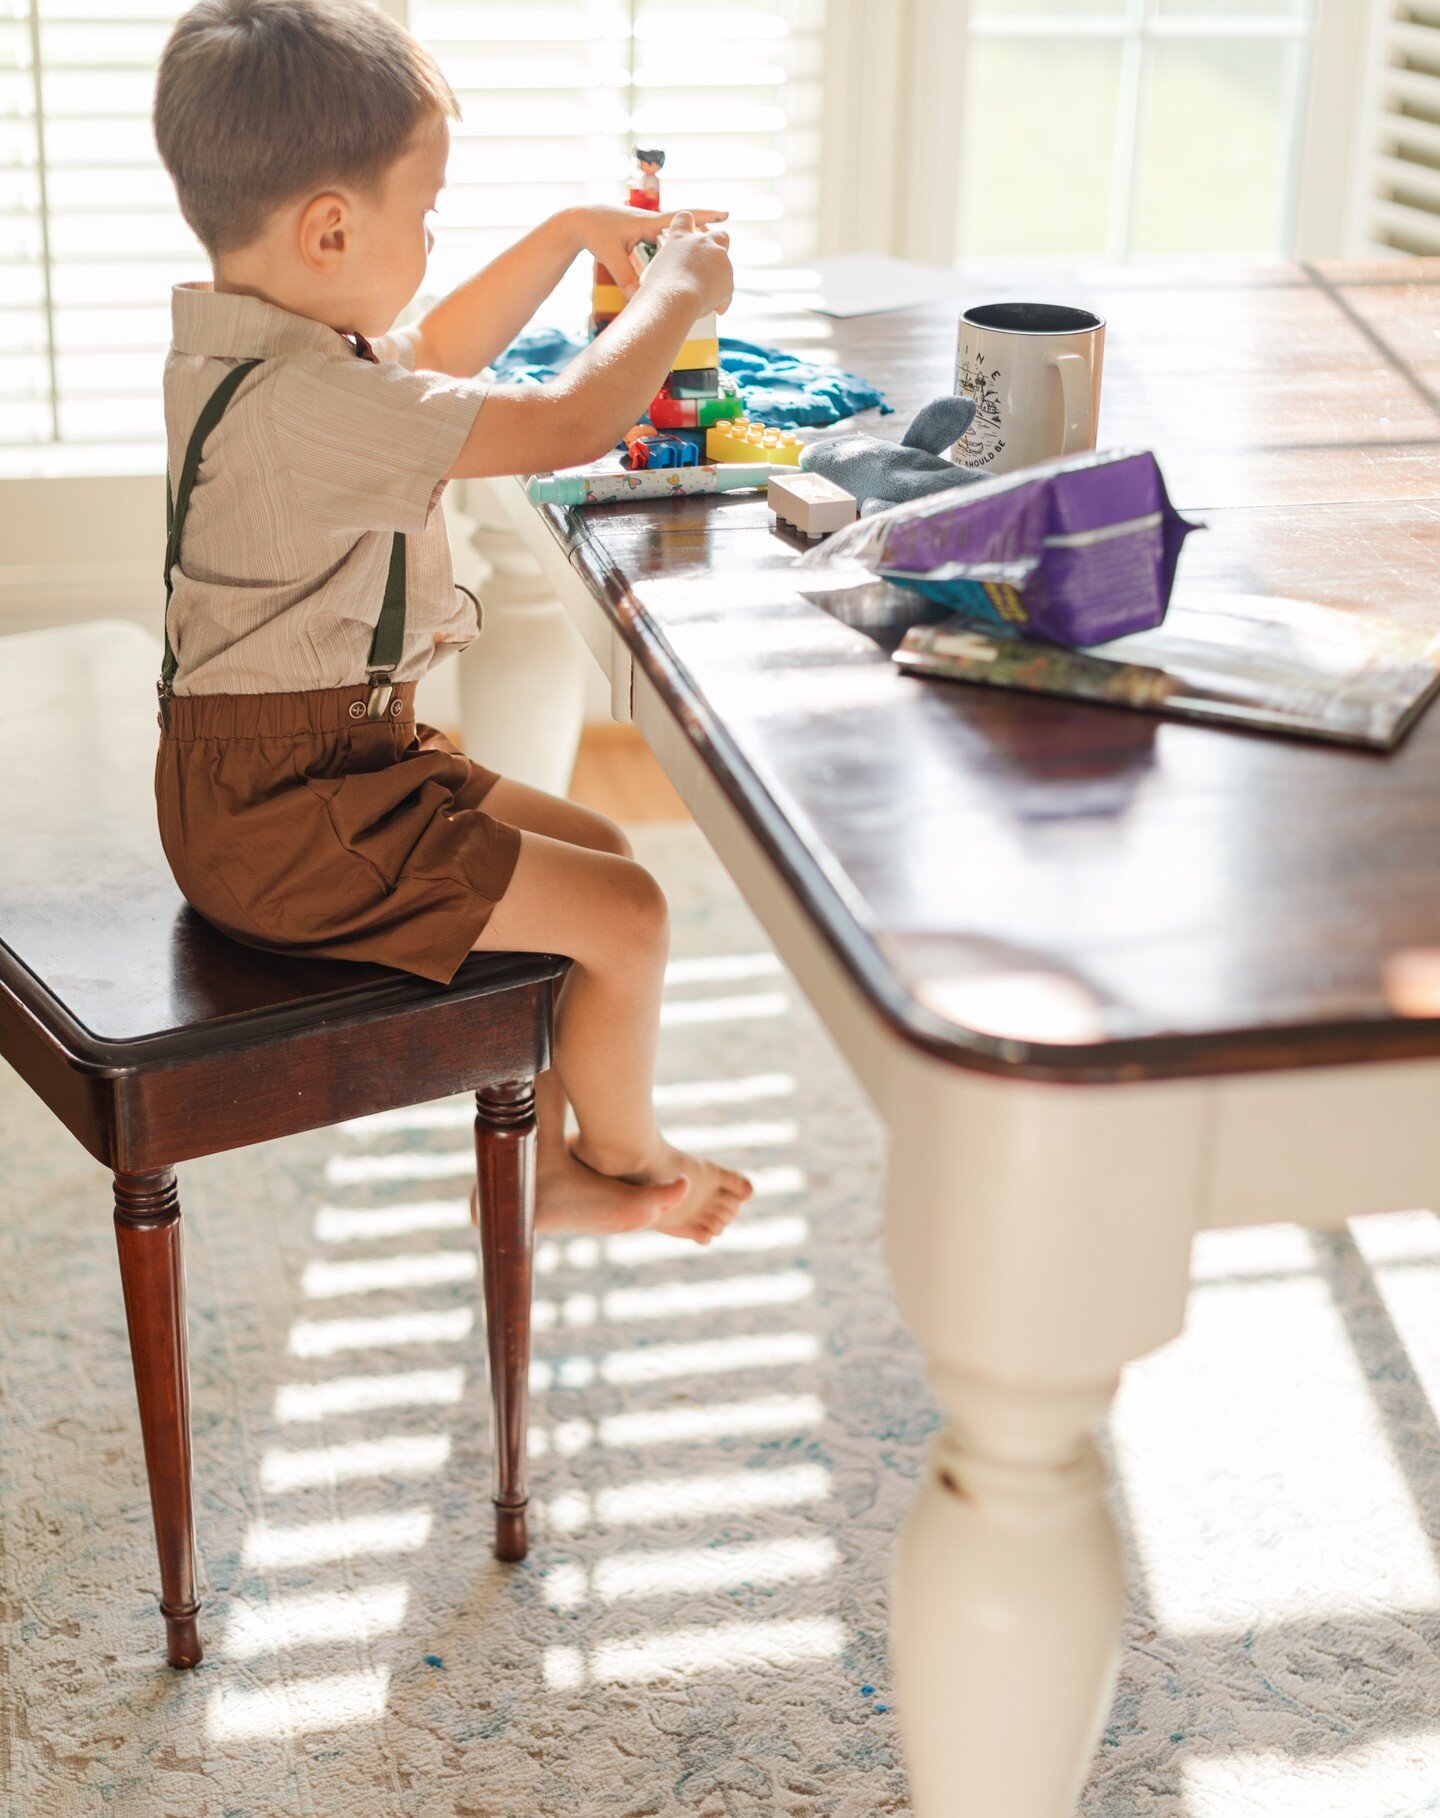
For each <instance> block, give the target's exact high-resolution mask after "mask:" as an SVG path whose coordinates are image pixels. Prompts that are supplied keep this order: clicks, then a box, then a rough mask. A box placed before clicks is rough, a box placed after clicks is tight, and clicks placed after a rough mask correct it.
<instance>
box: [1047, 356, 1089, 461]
mask: <svg viewBox="0 0 1440 1818" xmlns="http://www.w3.org/2000/svg"><path fill="white" fill-rule="evenodd" d="M1052 364H1053V365H1054V367H1055V370H1056V372H1058V373H1059V375H1060V395H1061V398H1062V400H1063V401H1064V405H1065V437H1064V440H1063V441H1062V442H1061V444H1060V452H1061V454H1062V455H1067V454H1074V453H1075V452H1076V451H1077V450H1083V449H1088V448H1093V447H1094V446H1095V405H1094V397H1093V393H1092V392H1091V389H1090V362H1089V361H1088V360H1087V359H1085V358H1084V357H1083V356H1082V355H1080V354H1077V353H1062V354H1056V356H1055V358H1054V361H1053V362H1052Z"/></svg>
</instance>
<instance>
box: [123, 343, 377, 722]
mask: <svg viewBox="0 0 1440 1818" xmlns="http://www.w3.org/2000/svg"><path fill="white" fill-rule="evenodd" d="M259 364H260V362H259V361H258V360H242V361H241V362H240V364H239V365H238V366H232V367H231V369H230V371H229V372H227V373H226V375H225V377H224V378H223V379H222V380H221V381H220V383H219V384H218V385H217V386H216V387H215V389H214V391H213V392H212V393H211V394H210V397H209V399H208V401H207V402H206V405H205V408H204V409H203V410H202V411H201V412H200V415H199V418H198V420H197V421H196V424H195V428H194V430H193V431H192V432H191V436H190V441H189V444H188V446H187V447H186V450H185V461H184V465H183V466H182V467H181V469H180V484H179V485H178V486H177V487H176V488H175V491H174V494H173V496H172V494H171V491H170V475H169V473H168V472H167V473H166V475H165V531H166V535H165V656H164V660H163V661H162V663H161V666H160V680H159V682H158V683H157V685H156V687H157V692H158V694H159V696H160V716H161V718H162V719H163V721H164V722H165V724H166V726H168V725H169V724H170V698H171V693H172V690H171V683H172V682H173V681H174V680H175V669H176V662H175V652H174V650H173V649H172V648H171V645H170V595H171V592H172V591H173V582H172V581H171V579H170V571H171V570H172V569H173V568H174V566H175V564H176V563H177V562H178V561H179V559H180V538H181V536H182V535H183V534H184V530H185V516H186V513H187V512H188V511H189V509H190V494H191V493H192V492H193V491H194V489H195V475H196V473H197V472H198V471H199V467H200V456H201V455H202V454H203V452H204V449H205V442H206V438H207V437H208V436H209V434H210V431H211V430H212V429H213V428H214V427H215V425H216V424H217V423H218V422H219V421H220V419H221V417H223V416H224V414H225V407H226V405H227V404H229V402H230V400H231V399H232V398H233V397H234V396H235V393H236V392H237V391H238V390H239V388H240V384H241V381H242V380H243V379H244V378H245V377H246V376H247V374H249V373H252V372H253V371H254V370H255V368H256V367H257V366H258V365H259ZM404 647H405V538H404V536H403V535H402V534H401V533H400V532H399V531H396V532H395V533H394V535H393V536H392V538H391V542H390V567H389V570H388V571H387V573H386V576H385V596H384V598H383V600H382V601H381V603H380V617H379V618H378V619H377V620H376V621H375V634H374V636H373V637H372V638H371V640H370V655H369V657H368V659H367V660H366V663H365V674H366V677H367V679H368V681H369V683H370V694H369V698H368V699H367V700H366V702H365V717H366V719H367V720H380V719H384V718H385V716H386V715H387V714H388V713H389V711H390V699H391V696H392V695H393V694H394V692H395V684H394V682H393V680H392V679H391V678H392V676H393V674H394V672H395V670H396V668H397V667H398V666H399V663H400V656H401V652H402V651H403V650H404Z"/></svg>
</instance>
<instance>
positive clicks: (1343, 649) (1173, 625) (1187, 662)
mask: <svg viewBox="0 0 1440 1818" xmlns="http://www.w3.org/2000/svg"><path fill="white" fill-rule="evenodd" d="M894 660H895V662H896V663H898V664H899V666H900V667H901V668H902V669H904V670H907V671H909V672H910V673H912V674H915V675H923V676H935V677H939V678H943V679H945V680H949V681H957V682H980V683H984V684H986V685H988V686H990V687H996V688H1019V689H1025V690H1028V691H1030V692H1033V693H1037V694H1055V695H1065V696H1067V697H1069V698H1071V699H1074V700H1085V701H1104V702H1109V703H1111V704H1112V705H1117V706H1123V707H1134V708H1140V709H1142V710H1147V711H1149V712H1152V713H1164V714H1175V715H1179V716H1181V717H1183V718H1185V719H1198V720H1217V721H1226V722H1230V723H1233V724H1236V725H1241V726H1253V727H1260V728H1265V729H1267V730H1270V731H1274V732H1288V733H1294V734H1298V735H1300V736H1301V737H1304V738H1314V739H1329V740H1335V741H1337V742H1339V743H1342V744H1350V745H1362V746H1367V747H1369V748H1370V749H1372V750H1376V751H1388V750H1390V749H1391V748H1392V747H1393V746H1395V745H1396V744H1397V743H1398V742H1399V741H1400V739H1401V738H1402V737H1403V736H1404V734H1405V732H1406V731H1407V730H1408V729H1409V727H1410V726H1411V725H1412V724H1413V723H1414V721H1415V720H1416V718H1417V717H1418V716H1419V714H1420V712H1421V710H1422V709H1423V708H1424V707H1425V705H1426V703H1427V702H1428V701H1429V700H1430V698H1431V697H1432V695H1433V694H1434V693H1435V690H1436V688H1437V687H1440V637H1437V636H1436V635H1435V633H1434V632H1433V631H1425V632H1414V631H1409V630H1406V629H1404V628H1403V627H1401V626H1397V625H1394V624H1387V623H1384V622H1375V621H1373V620H1367V619H1364V618H1361V617H1359V616H1358V615H1356V614H1354V613H1350V612H1342V611H1340V610H1338V609H1336V608H1335V607H1332V606H1320V605H1317V604H1315V603H1313V602H1311V601H1307V600H1289V599H1276V598H1268V597H1265V596H1262V595H1259V594H1224V595H1221V594H1215V595H1210V596H1198V595H1191V596H1189V597H1188V598H1185V599H1183V600H1177V601H1176V602H1175V603H1174V604H1172V606H1171V608H1170V611H1169V613H1168V615H1167V617H1166V619H1165V622H1164V623H1163V624H1161V625H1157V626H1156V627H1155V628H1154V629H1153V630H1150V631H1139V632H1135V633H1133V634H1132V635H1131V636H1129V637H1123V638H1115V639H1114V640H1112V641H1111V642H1110V643H1106V644H1095V645H1091V646H1090V647H1089V648H1087V649H1084V650H1073V649H1066V648H1063V647H1061V646H1060V645H1057V644H1047V643H1043V642H1041V641H1040V640H1039V639H1036V638H1027V637H1022V636H1020V635H1018V634H1016V633H1013V632H1011V631H1008V630H1006V629H1003V628H1001V627H998V626H993V625H989V624H986V623H982V622H979V621H977V620H974V619H967V618H963V617H958V616H957V617H952V618H947V619H943V620H941V621H940V622H939V623H932V624H924V625H914V626H912V627H911V628H910V630H909V631H907V632H906V634H905V636H904V638H903V639H902V641H901V643H900V646H899V648H898V649H897V650H896V651H895V653H894Z"/></svg>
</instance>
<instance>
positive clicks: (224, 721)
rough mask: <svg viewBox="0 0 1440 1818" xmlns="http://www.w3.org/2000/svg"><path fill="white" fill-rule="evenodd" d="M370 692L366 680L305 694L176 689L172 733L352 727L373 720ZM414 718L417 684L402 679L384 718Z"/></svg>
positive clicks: (225, 735)
mask: <svg viewBox="0 0 1440 1818" xmlns="http://www.w3.org/2000/svg"><path fill="white" fill-rule="evenodd" d="M369 697H370V689H369V686H368V684H367V683H364V682H362V683H360V684H359V685H358V686H357V687H354V688H315V689H312V690H310V691H309V692H307V693H302V694H183V695H181V694H177V695H174V696H172V697H171V700H170V705H169V716H168V717H169V722H170V723H169V725H168V726H166V725H165V724H164V720H163V718H162V721H161V731H162V733H163V735H164V736H165V737H167V738H171V739H177V740H179V741H181V742H182V743H183V742H187V741H189V740H192V739H225V740H236V739H283V738H301V737H303V736H304V735H305V734H307V733H334V732H353V731H354V730H355V729H356V728H357V727H360V726H365V725H368V724H374V723H375V722H372V721H367V720H366V718H365V703H366V701H367V700H368V699H369ZM414 720H415V684H414V683H413V682H397V683H396V684H395V691H394V693H393V695H392V696H391V698H390V705H389V709H388V711H387V712H386V714H385V721H384V723H387V724H389V725H392V726H404V725H412V724H413V723H414Z"/></svg>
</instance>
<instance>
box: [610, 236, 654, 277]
mask: <svg viewBox="0 0 1440 1818" xmlns="http://www.w3.org/2000/svg"><path fill="white" fill-rule="evenodd" d="M659 250H660V248H659V247H658V246H657V245H656V244H655V242H654V241H653V240H641V241H640V242H639V244H638V245H636V246H632V247H631V248H630V263H631V265H633V266H634V268H635V276H636V277H637V278H643V277H644V276H645V268H646V266H648V265H649V263H650V261H651V260H652V259H653V258H654V257H655V255H656V253H657V252H659ZM612 282H613V280H612Z"/></svg>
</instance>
